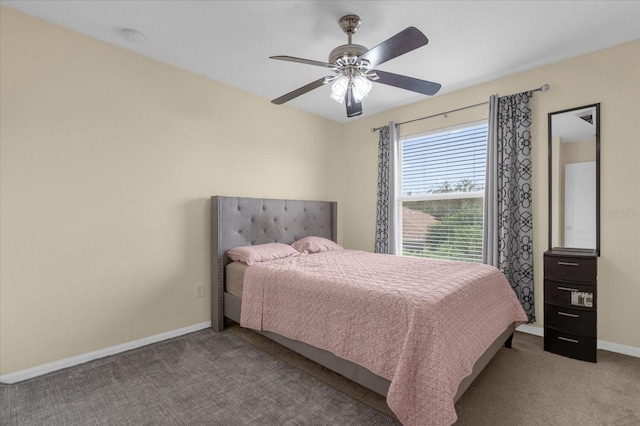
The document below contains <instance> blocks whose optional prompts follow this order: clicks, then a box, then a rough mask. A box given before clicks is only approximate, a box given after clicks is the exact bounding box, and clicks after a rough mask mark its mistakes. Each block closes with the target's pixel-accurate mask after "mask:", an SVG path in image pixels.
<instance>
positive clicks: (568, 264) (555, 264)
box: [544, 255, 597, 283]
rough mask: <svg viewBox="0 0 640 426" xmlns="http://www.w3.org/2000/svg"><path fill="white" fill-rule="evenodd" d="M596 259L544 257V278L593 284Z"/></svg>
mask: <svg viewBox="0 0 640 426" xmlns="http://www.w3.org/2000/svg"><path fill="white" fill-rule="evenodd" d="M596 271H597V259H596V258H583V257H570V256H567V257H563V256H548V255H545V257H544V276H545V278H549V279H552V280H560V281H572V282H584V283H595V282H596V275H597V272H596Z"/></svg>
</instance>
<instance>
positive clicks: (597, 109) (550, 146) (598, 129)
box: [547, 102, 602, 256]
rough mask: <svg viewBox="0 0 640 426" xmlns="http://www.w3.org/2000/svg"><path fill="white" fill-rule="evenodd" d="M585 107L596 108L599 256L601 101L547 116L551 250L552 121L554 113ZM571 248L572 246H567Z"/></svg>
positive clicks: (597, 240) (551, 246) (597, 251)
mask: <svg viewBox="0 0 640 426" xmlns="http://www.w3.org/2000/svg"><path fill="white" fill-rule="evenodd" d="M585 108H595V110H596V248H595V252H596V255H597V256H600V121H601V120H602V119H601V117H600V103H599V102H598V103H596V104H590V105H583V106H579V107H576V108H569V109H565V110H562V111H554V112H550V113H549V114H548V118H547V133H548V138H549V145H548V150H549V205H548V207H549V224H548V226H549V250H551V249H552V248H554V247H553V245H552V241H551V239H552V234H553V233H552V230H553V211H552V210H553V209H552V207H553V206H552V201H553V193H552V191H553V182H552V175H553V170H552V168H553V162H552V158H551V156H552V152H553V137H552V129H551V121H552V118H553V116H554V115H558V114H563V113H566V112H571V111H577V110H581V109H585ZM567 248H570V247H567Z"/></svg>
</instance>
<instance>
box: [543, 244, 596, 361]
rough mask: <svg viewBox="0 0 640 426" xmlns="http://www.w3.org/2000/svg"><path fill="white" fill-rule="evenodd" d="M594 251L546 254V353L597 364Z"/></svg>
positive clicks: (573, 250)
mask: <svg viewBox="0 0 640 426" xmlns="http://www.w3.org/2000/svg"><path fill="white" fill-rule="evenodd" d="M597 274H598V256H597V254H596V252H595V250H589V249H565V248H553V249H551V250H549V251H547V252H545V254H544V350H545V351H549V352H553V353H555V354H558V355H563V356H567V357H570V358H575V359H580V360H583V361H589V362H596V347H597V339H598V332H597V316H596V315H597Z"/></svg>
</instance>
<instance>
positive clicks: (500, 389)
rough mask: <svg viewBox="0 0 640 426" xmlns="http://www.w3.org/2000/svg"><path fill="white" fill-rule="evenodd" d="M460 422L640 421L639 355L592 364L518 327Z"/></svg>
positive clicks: (321, 372)
mask: <svg viewBox="0 0 640 426" xmlns="http://www.w3.org/2000/svg"><path fill="white" fill-rule="evenodd" d="M229 331H230V332H231V333H233V334H235V335H237V336H239V337H241V338H243V339H245V340H247V341H248V342H250V343H252V344H254V345H255V346H257V347H259V348H261V349H262V350H264V351H265V352H268V353H270V354H272V355H274V356H276V357H277V358H279V359H281V360H283V361H285V362H287V363H289V364H291V365H293V366H294V367H296V368H298V369H300V370H302V371H305V372H306V373H308V374H310V375H312V376H314V377H316V378H318V379H319V380H321V381H323V382H325V383H327V384H329V385H331V386H332V387H334V388H336V389H338V390H340V391H341V392H344V393H345V394H347V395H350V396H351V397H353V398H355V399H357V400H359V401H362V402H364V403H365V404H367V405H369V406H371V407H373V408H375V409H376V410H378V411H381V412H383V413H386V414H389V415H393V413H392V412H391V411H390V409H389V407H388V406H387V404H386V403H385V401H384V398H383V397H382V396H380V395H377V394H376V393H374V392H371V391H369V390H368V389H365V388H363V387H362V386H359V385H357V384H355V383H353V382H351V381H349V380H347V379H345V378H343V377H342V376H340V375H338V374H335V373H333V372H332V371H329V370H327V369H326V368H324V367H322V366H320V365H318V364H316V363H314V362H312V361H309V360H307V359H306V358H304V357H301V356H300V355H298V354H296V353H294V352H292V351H290V350H289V349H287V348H284V347H283V346H281V345H279V344H277V343H275V342H272V341H271V340H269V339H267V338H265V337H263V336H262V335H260V334H258V333H255V332H253V331H250V330H246V329H243V328H241V327H239V326H238V325H236V324H233V325H231V326H230V327H229ZM456 411H457V413H458V421H457V422H456V425H457V426H463V425H465V426H466V425H469V426H471V425H473V426H483V425H491V426H495V425H518V426H527V425H562V426H571V425H581V426H590V425H594V426H595V425H612V426H613V425H615V426H627V425H628V426H638V425H640V358H634V357H629V356H625V355H620V354H616V353H613V352H607V351H601V350H600V351H598V363H597V364H592V363H588V362H583V361H577V360H573V359H570V358H565V357H561V356H558V355H554V354H551V353H549V352H544V350H543V342H542V338H541V337H537V336H532V335H529V334H524V333H519V332H516V334H515V337H514V341H513V348H511V349H506V348H502V349H500V351H499V352H498V354H497V355H496V357H495V358H494V359H493V360H492V361H491V363H490V364H489V365H488V366H487V368H485V370H484V371H483V372H482V373H481V374H480V376H479V377H478V378H477V379H476V381H475V382H474V383H473V384H472V385H471V387H470V388H469V389H468V390H467V392H466V393H465V394H464V395H463V396H462V398H460V400H459V401H458V402H457V403H456Z"/></svg>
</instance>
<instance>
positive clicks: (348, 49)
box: [329, 44, 369, 64]
mask: <svg viewBox="0 0 640 426" xmlns="http://www.w3.org/2000/svg"><path fill="white" fill-rule="evenodd" d="M368 50H369V49H367V48H366V47H364V46H361V45H359V44H343V45H342V46H338V47H336V48H335V49H333V50H332V51H331V53H330V54H329V63H331V64H332V63H334V62H335V61H337V60H338V59H340V58H342V57H344V56H347V57H354V56H355V57H358V56H360V55H362V54H364V53H365V52H367V51H368Z"/></svg>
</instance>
